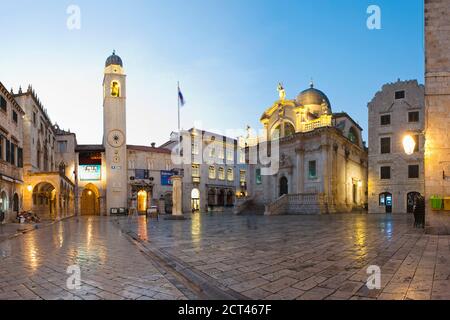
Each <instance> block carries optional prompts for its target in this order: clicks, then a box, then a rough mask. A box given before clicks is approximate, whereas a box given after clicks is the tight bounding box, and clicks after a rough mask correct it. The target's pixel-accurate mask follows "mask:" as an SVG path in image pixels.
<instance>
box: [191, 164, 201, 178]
mask: <svg viewBox="0 0 450 320" xmlns="http://www.w3.org/2000/svg"><path fill="white" fill-rule="evenodd" d="M192 176H193V177H195V178H200V165H198V164H193V165H192Z"/></svg>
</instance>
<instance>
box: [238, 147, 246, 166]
mask: <svg viewBox="0 0 450 320" xmlns="http://www.w3.org/2000/svg"><path fill="white" fill-rule="evenodd" d="M239 163H245V149H241V151H240V152H239Z"/></svg>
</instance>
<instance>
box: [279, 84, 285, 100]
mask: <svg viewBox="0 0 450 320" xmlns="http://www.w3.org/2000/svg"><path fill="white" fill-rule="evenodd" d="M277 91H278V95H279V96H280V100H281V101H284V100H286V90H284V87H283V84H282V83H281V82H280V83H279V84H278V88H277Z"/></svg>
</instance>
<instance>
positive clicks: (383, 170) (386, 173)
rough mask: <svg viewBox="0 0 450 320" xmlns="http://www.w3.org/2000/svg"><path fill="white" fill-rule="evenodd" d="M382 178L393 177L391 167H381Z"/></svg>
mask: <svg viewBox="0 0 450 320" xmlns="http://www.w3.org/2000/svg"><path fill="white" fill-rule="evenodd" d="M380 178H381V180H389V179H391V167H381V168H380Z"/></svg>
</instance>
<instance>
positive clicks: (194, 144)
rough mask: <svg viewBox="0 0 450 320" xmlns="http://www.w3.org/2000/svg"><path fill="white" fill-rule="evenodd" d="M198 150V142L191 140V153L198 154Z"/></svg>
mask: <svg viewBox="0 0 450 320" xmlns="http://www.w3.org/2000/svg"><path fill="white" fill-rule="evenodd" d="M199 150H200V148H199V144H198V142H193V143H192V154H195V155H197V154H199V152H200V151H199Z"/></svg>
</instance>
